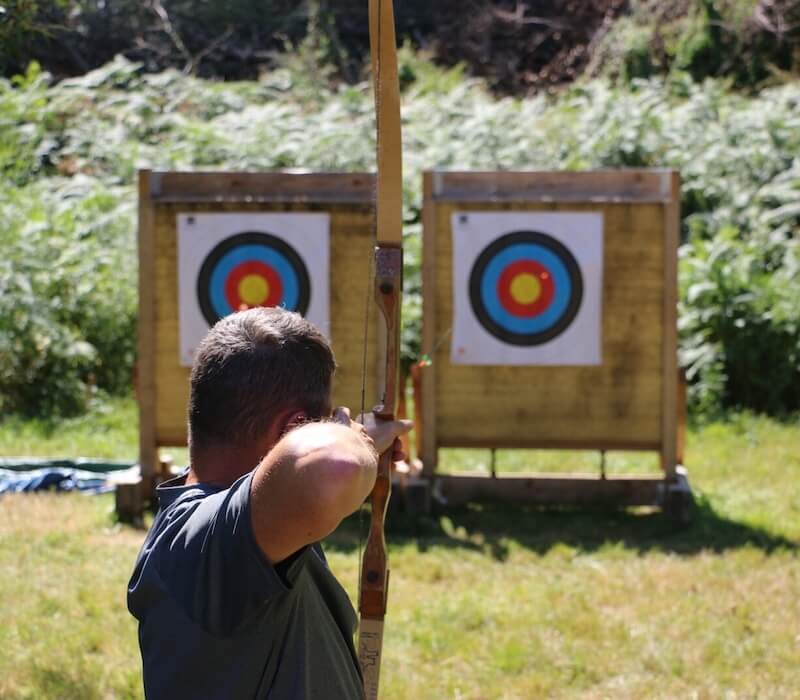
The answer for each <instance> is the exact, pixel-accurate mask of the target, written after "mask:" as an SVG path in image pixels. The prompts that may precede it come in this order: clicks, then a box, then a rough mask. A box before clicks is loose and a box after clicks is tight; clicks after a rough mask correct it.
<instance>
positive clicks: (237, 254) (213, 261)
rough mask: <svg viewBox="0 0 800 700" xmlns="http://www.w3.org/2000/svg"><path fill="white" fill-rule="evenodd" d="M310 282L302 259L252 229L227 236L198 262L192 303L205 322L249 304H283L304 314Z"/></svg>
mask: <svg viewBox="0 0 800 700" xmlns="http://www.w3.org/2000/svg"><path fill="white" fill-rule="evenodd" d="M310 298H311V283H310V281H309V276H308V270H307V269H306V266H305V263H304V262H303V260H302V258H301V257H300V256H299V255H298V254H297V252H296V251H295V249H294V248H292V246H290V245H289V244H288V243H287V242H286V241H284V240H282V239H280V238H278V237H276V236H273V235H270V234H268V233H261V232H256V231H246V232H244V233H238V234H236V235H235V236H231V237H230V238H226V239H225V240H224V241H222V242H221V243H219V244H218V245H217V246H216V247H214V248H213V249H212V251H211V252H210V253H209V254H208V255H207V256H206V259H205V260H203V264H202V266H201V267H200V274H199V275H198V276H197V301H198V303H199V304H200V310H201V311H202V312H203V316H204V317H205V319H206V321H208V323H209V324H210V325H214V324H215V323H216V322H217V321H218V320H219V319H220V318H222V317H223V316H227V315H228V314H231V313H233V312H234V311H240V310H241V309H244V308H252V307H254V306H283V307H285V308H287V309H289V310H290V311H297V312H298V313H300V314H305V313H306V311H307V310H308V303H309V299H310Z"/></svg>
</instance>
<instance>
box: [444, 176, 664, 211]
mask: <svg viewBox="0 0 800 700" xmlns="http://www.w3.org/2000/svg"><path fill="white" fill-rule="evenodd" d="M672 176H673V173H672V171H669V170H646V171H645V170H593V171H591V172H567V171H500V172H443V171H437V172H434V173H431V174H430V176H429V177H430V178H431V185H432V192H431V193H432V195H433V198H434V199H437V200H447V201H456V202H473V201H477V202H600V203H602V202H651V203H652V202H664V203H668V202H670V201H672V196H673V193H672V186H673V185H672Z"/></svg>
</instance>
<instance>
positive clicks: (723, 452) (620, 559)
mask: <svg viewBox="0 0 800 700" xmlns="http://www.w3.org/2000/svg"><path fill="white" fill-rule="evenodd" d="M93 426H94V427H93ZM15 434H16V435H19V436H20V442H19V443H15V442H14V435H15ZM17 445H18V446H17ZM37 448H41V449H37ZM71 450H76V451H71ZM104 450H107V451H104ZM0 451H2V453H3V454H6V455H9V454H14V453H16V454H21V453H28V454H34V453H35V454H41V455H48V456H78V455H79V454H82V455H85V456H104V457H116V458H126V457H129V456H130V455H132V454H133V453H134V452H135V413H134V412H133V410H132V406H131V404H130V402H123V403H121V404H118V405H116V406H115V407H114V408H113V410H112V411H110V412H109V413H108V414H106V415H105V417H103V416H100V417H95V418H94V419H91V420H90V419H87V420H86V421H75V422H71V423H69V424H68V425H62V426H60V427H56V426H42V425H40V424H26V423H19V422H16V423H8V422H6V423H4V424H2V425H0ZM443 457H444V459H443V461H444V462H445V464H446V465H447V466H448V467H449V468H451V469H465V468H469V467H470V466H473V467H474V466H475V465H479V464H480V462H481V461H483V462H484V464H486V463H487V460H488V453H485V452H484V453H479V452H478V451H476V452H475V453H473V452H469V453H463V452H459V451H447V452H446V453H445V454H444V455H443ZM612 457H613V460H612V459H611V458H610V459H609V464H611V462H612V461H614V460H616V461H615V466H614V468H615V469H620V470H621V469H623V468H627V466H630V467H631V468H639V467H640V466H641V463H640V462H639V459H638V457H637V456H634V457H633V458H631V457H629V456H625V455H618V456H616V455H612ZM467 458H471V459H472V460H473V461H472V463H470V462H469V461H468V459H467ZM625 460H631V461H630V462H629V463H626V461H625ZM686 461H687V465H688V467H689V473H690V480H691V482H692V485H693V488H694V490H695V494H696V496H697V499H698V506H697V509H696V512H695V517H694V520H693V523H692V525H691V526H690V527H689V528H688V529H686V530H683V531H680V532H676V531H674V530H672V529H671V528H670V526H669V524H668V523H667V521H666V520H665V519H664V518H663V517H662V516H661V515H660V514H659V513H656V512H652V511H648V510H646V509H640V510H630V511H621V512H617V511H602V510H598V511H586V510H583V511H572V510H560V509H554V510H538V509H510V508H507V507H498V506H483V507H478V506H472V507H469V508H463V509H459V510H453V511H449V512H447V513H446V514H443V515H439V516H437V517H435V518H423V519H418V520H410V519H408V518H403V517H398V518H395V519H394V520H393V521H392V522H390V523H389V525H388V532H389V545H390V557H391V567H392V585H391V590H390V599H389V615H388V618H387V622H386V640H385V661H384V671H383V674H382V689H383V693H382V697H384V698H422V699H427V698H432V699H433V698H436V699H438V698H454V699H455V698H460V699H467V698H469V699H472V700H483V699H495V698H502V699H511V698H519V699H526V700H527V699H529V698H540V697H557V698H605V697H613V698H684V697H686V698H689V697H696V698H722V697H726V698H728V697H730V698H781V699H783V698H793V697H797V696H798V693H799V692H800V561H798V551H799V550H800V490H798V489H797V486H796V485H797V483H798V478H799V477H800V425H798V423H797V422H794V423H778V422H776V421H772V420H769V419H765V418H759V417H753V416H741V417H735V418H732V419H731V420H729V421H728V422H727V423H724V424H714V425H710V426H706V427H703V428H697V429H693V430H691V431H690V434H689V438H688V443H687V459H686ZM565 463H567V464H570V465H573V466H580V465H581V464H587V465H589V467H591V466H592V465H594V467H595V468H596V465H597V458H596V456H593V455H581V454H576V453H566V454H565V453H538V452H536V453H524V454H523V453H520V454H514V453H512V452H510V451H499V452H498V468H499V469H501V470H510V469H512V468H514V467H515V466H516V467H519V468H525V469H532V468H536V469H539V468H541V469H546V470H548V471H552V470H553V469H554V468H558V467H559V466H563V465H564V464H565ZM645 466H648V467H649V465H645ZM0 510H1V511H2V514H3V515H2V518H0V571H2V575H0V601H2V605H0V649H2V653H0V697H2V698H9V699H12V698H13V699H16V698H81V699H84V698H111V697H113V698H140V697H141V689H140V678H139V672H140V661H139V656H138V649H137V644H136V628H135V624H134V621H133V619H132V618H130V617H129V616H128V613H127V611H126V609H125V602H124V591H125V584H126V582H127V577H128V575H129V573H130V569H131V566H132V563H133V559H134V557H135V555H136V552H137V550H138V547H139V545H140V543H141V540H142V538H143V536H144V533H143V532H142V531H138V530H134V529H131V528H127V527H121V526H119V525H116V524H115V523H114V520H113V514H112V512H111V511H112V499H111V498H110V497H108V496H103V497H86V496H80V495H74V496H73V495H67V496H55V495H33V496H31V495H26V496H13V497H9V496H7V497H3V498H2V499H0ZM358 525H359V523H358V518H352V519H350V520H348V521H347V522H345V523H344V524H343V525H342V527H341V528H340V529H339V530H338V531H337V533H335V535H334V536H333V537H331V538H330V539H329V541H328V542H327V543H326V548H327V551H328V553H329V557H330V562H331V566H332V567H333V569H334V571H335V572H336V574H337V576H339V578H340V580H341V581H342V582H343V584H344V585H345V587H346V588H347V589H348V592H349V593H350V594H351V595H354V594H355V589H356V585H357V568H358V551H359V537H358Z"/></svg>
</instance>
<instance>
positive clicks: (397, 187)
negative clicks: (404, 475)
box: [358, 0, 403, 700]
mask: <svg viewBox="0 0 800 700" xmlns="http://www.w3.org/2000/svg"><path fill="white" fill-rule="evenodd" d="M369 24H370V56H371V62H372V71H373V79H374V83H375V109H376V114H377V124H378V138H377V161H378V173H377V188H376V205H375V207H376V216H375V227H376V229H375V239H376V247H375V301H376V303H377V305H378V308H379V309H380V310H381V315H382V317H383V320H384V325H385V330H386V342H385V344H384V353H385V357H384V358H383V359H384V361H383V365H384V390H383V398H382V400H381V402H380V404H379V405H378V406H376V407H375V409H374V413H375V415H376V417H377V418H379V419H384V420H393V419H394V417H395V408H396V406H397V397H398V381H399V380H398V375H399V364H400V363H399V360H400V312H401V306H402V273H403V251H402V231H403V228H402V227H403V186H402V146H401V133H400V88H399V81H398V76H397V49H396V40H395V30H394V10H393V6H392V0H370V1H369ZM391 490H392V449H391V448H390V449H389V450H388V451H387V452H385V453H384V454H382V455H381V456H380V459H379V462H378V473H377V477H376V480H375V486H374V488H373V490H372V493H371V494H370V496H369V500H370V503H371V510H372V516H371V519H370V529H369V535H368V536H367V543H366V545H365V548H364V557H363V561H362V567H361V582H360V588H359V606H358V607H359V612H360V624H359V631H358V656H359V662H360V664H361V670H362V674H363V677H364V694H365V696H366V698H367V700H374V699H376V698H377V697H378V683H379V675H380V663H381V653H382V649H383V620H384V617H385V615H386V601H387V593H388V586H389V569H388V560H387V554H386V538H385V534H384V521H385V518H386V508H387V506H388V504H389V497H390V495H391Z"/></svg>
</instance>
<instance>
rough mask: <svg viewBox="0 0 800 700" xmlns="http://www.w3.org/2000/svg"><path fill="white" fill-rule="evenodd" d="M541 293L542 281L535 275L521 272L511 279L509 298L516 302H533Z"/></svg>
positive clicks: (525, 303)
mask: <svg viewBox="0 0 800 700" xmlns="http://www.w3.org/2000/svg"><path fill="white" fill-rule="evenodd" d="M541 293H542V283H541V282H539V278H538V277H536V275H532V274H530V273H529V272H522V273H520V274H519V275H517V276H516V277H514V279H513V280H511V298H512V299H513V300H514V301H515V302H517V304H524V305H527V304H533V303H534V302H535V301H536V300H537V299H538V298H539V296H540V295H541Z"/></svg>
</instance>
